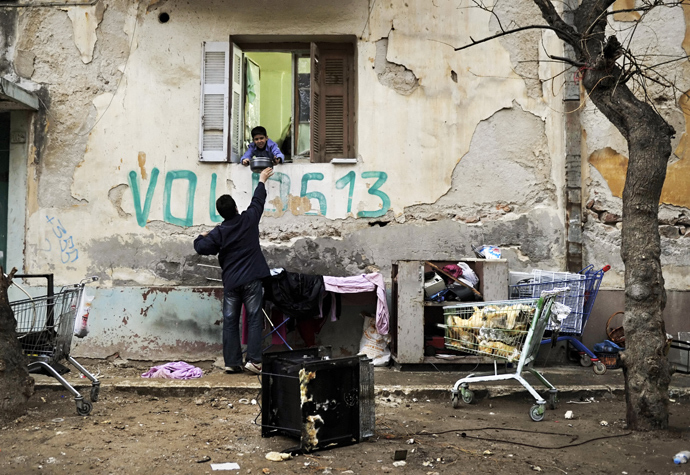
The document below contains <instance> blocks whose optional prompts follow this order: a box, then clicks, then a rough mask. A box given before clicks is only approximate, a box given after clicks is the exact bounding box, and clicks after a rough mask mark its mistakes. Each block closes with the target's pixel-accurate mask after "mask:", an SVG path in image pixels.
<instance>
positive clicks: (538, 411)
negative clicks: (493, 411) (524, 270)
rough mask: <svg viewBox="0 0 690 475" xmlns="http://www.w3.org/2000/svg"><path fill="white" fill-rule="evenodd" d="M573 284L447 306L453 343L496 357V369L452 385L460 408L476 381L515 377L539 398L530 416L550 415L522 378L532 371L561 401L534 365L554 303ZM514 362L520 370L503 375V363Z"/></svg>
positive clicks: (449, 345)
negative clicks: (536, 293)
mask: <svg viewBox="0 0 690 475" xmlns="http://www.w3.org/2000/svg"><path fill="white" fill-rule="evenodd" d="M567 290H568V289H567V288H565V289H554V290H551V291H547V292H544V293H543V294H542V297H540V298H529V299H520V300H503V301H496V302H476V303H468V304H460V305H453V306H449V307H445V308H444V310H443V313H444V318H445V321H446V323H445V324H439V326H440V327H442V328H444V329H445V345H446V347H447V348H451V349H454V350H460V351H462V352H465V353H471V354H475V355H480V356H489V357H491V358H492V359H493V360H494V371H493V374H485V375H475V374H470V375H469V376H467V377H465V378H462V379H459V380H458V381H457V382H456V383H455V385H454V386H453V389H452V390H451V402H452V404H453V407H454V408H457V407H459V405H460V399H462V401H463V402H465V403H467V404H470V403H472V401H473V400H474V393H473V392H472V390H470V388H469V384H470V383H473V382H490V381H503V380H508V379H515V380H516V381H518V382H519V383H520V384H522V385H523V386H524V387H525V388H526V389H527V391H529V393H530V394H531V395H532V396H533V397H534V399H536V404H535V405H534V406H532V407H531V409H530V412H529V415H530V417H531V418H532V420H534V421H541V420H542V419H544V409H545V406H546V401H545V400H544V399H543V398H542V397H541V396H540V395H539V393H537V391H536V390H535V389H534V388H533V387H532V386H531V385H530V384H529V383H528V382H527V381H526V380H525V379H524V378H523V377H522V375H521V373H522V371H523V370H526V371H528V372H530V373H531V374H533V375H534V376H536V377H537V379H539V381H541V382H542V383H543V384H544V385H545V386H546V387H547V388H548V389H549V406H550V408H551V409H554V408H555V406H556V400H557V393H558V390H557V389H556V388H555V387H554V386H553V385H552V384H551V383H549V382H548V381H547V380H546V378H544V376H543V375H541V374H540V373H539V372H538V371H536V370H535V369H533V368H532V367H531V366H530V364H531V363H532V361H533V360H534V359H535V357H536V355H537V352H538V351H539V345H540V343H541V338H542V336H543V334H544V331H545V330H546V325H547V323H548V322H549V321H550V316H551V313H552V307H553V304H554V302H555V298H556V296H557V294H558V293H561V292H566V291H567ZM498 361H504V362H506V363H513V367H514V368H515V372H514V373H505V374H498V367H497V362H498Z"/></svg>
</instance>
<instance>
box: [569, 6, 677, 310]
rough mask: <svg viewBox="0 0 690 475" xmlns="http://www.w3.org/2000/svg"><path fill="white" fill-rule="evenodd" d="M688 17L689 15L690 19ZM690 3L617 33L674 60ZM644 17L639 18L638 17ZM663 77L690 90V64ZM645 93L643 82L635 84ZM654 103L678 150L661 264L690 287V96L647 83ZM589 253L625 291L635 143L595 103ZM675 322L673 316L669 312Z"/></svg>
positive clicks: (589, 138) (585, 119)
mask: <svg viewBox="0 0 690 475" xmlns="http://www.w3.org/2000/svg"><path fill="white" fill-rule="evenodd" d="M616 3H617V5H616V7H617V8H620V9H624V8H626V5H628V4H629V3H630V2H629V1H623V0H619V1H618V2H616ZM684 15H685V16H684ZM687 15H690V6H687V5H685V6H683V7H682V8H681V7H676V8H670V9H669V8H658V9H655V10H652V11H651V12H650V13H649V14H647V15H646V16H645V18H644V22H643V23H642V25H643V26H640V27H639V28H634V29H633V28H629V26H630V25H631V23H630V22H631V21H632V20H635V19H636V17H635V16H630V15H629V14H626V15H622V14H621V15H617V16H616V19H619V20H620V21H618V22H613V23H612V28H615V29H616V30H620V29H621V28H622V29H624V30H623V31H624V33H623V34H621V35H619V36H620V38H619V39H620V40H621V42H624V43H625V42H626V41H624V39H626V38H627V35H629V34H631V33H634V36H633V38H632V41H631V48H632V49H633V51H636V52H639V53H640V54H645V55H647V56H648V57H649V58H650V59H649V61H652V62H660V63H663V61H661V60H658V61H657V60H656V59H655V55H663V56H664V57H668V58H674V57H675V58H682V57H683V56H685V55H687V54H688V52H690V48H689V47H688V39H689V38H690V31H686V16H687ZM637 17H639V15H637ZM655 71H656V72H657V73H658V74H659V75H660V76H662V77H665V78H668V79H669V80H671V81H673V83H674V86H675V87H676V88H677V90H678V91H687V90H688V89H690V82H688V78H689V77H690V63H688V61H687V60H685V61H671V62H669V63H667V64H665V65H664V66H661V67H657V68H655ZM633 86H634V87H636V88H637V91H638V93H640V94H642V93H643V91H642V90H641V88H640V85H639V84H638V85H634V84H633ZM645 86H646V87H647V91H648V95H649V97H650V100H651V103H652V104H653V105H654V107H655V108H656V109H657V110H658V111H659V112H660V113H661V114H662V115H663V116H664V117H665V118H666V120H667V121H668V122H669V123H670V124H671V125H672V126H673V127H674V128H675V130H676V136H675V139H674V142H673V148H674V150H675V152H674V154H673V155H672V156H671V159H670V160H669V165H668V169H667V175H666V182H665V183H664V188H663V190H662V194H661V201H660V207H659V224H660V227H659V231H660V233H661V262H662V265H663V273H664V279H665V285H666V289H667V290H679V291H687V290H688V282H689V281H688V275H689V274H690V262H689V261H688V259H687V257H686V256H687V255H688V253H689V252H690V210H689V209H688V208H689V207H690V188H688V185H687V184H688V183H690V153H689V152H690V149H688V147H686V146H685V143H686V141H687V140H688V139H687V137H688V134H687V132H688V131H687V127H688V124H690V121H688V120H687V119H688V112H689V111H688V108H687V106H685V102H686V100H684V97H683V96H681V95H680V94H679V93H674V92H673V91H672V90H670V89H664V90H661V89H660V88H659V86H658V85H657V84H655V83H654V82H651V81H648V82H647V84H645ZM582 132H583V150H582V156H583V157H584V160H585V163H584V164H583V177H584V190H585V191H584V196H585V197H586V198H585V199H584V201H585V203H586V213H585V219H586V223H585V227H584V233H585V246H586V255H587V256H588V258H589V260H590V261H591V262H600V263H604V262H608V263H610V264H611V265H613V267H614V271H613V272H609V273H607V274H606V279H605V281H604V282H605V284H604V286H606V287H608V288H617V289H622V288H623V262H622V259H621V257H620V252H619V250H620V239H621V235H620V230H621V219H622V216H621V214H622V196H623V187H624V184H625V174H626V171H627V165H628V158H627V144H626V142H625V139H624V138H623V137H622V136H621V134H620V133H619V132H618V131H617V130H616V129H615V128H614V127H613V126H612V125H611V124H610V123H608V121H606V119H605V118H604V117H603V115H601V114H600V113H599V112H598V111H597V110H596V109H594V107H593V106H592V104H591V103H589V102H588V103H587V105H586V107H585V108H584V111H583V113H582ZM665 315H666V319H667V321H668V320H669V319H670V318H672V317H671V316H670V315H669V313H668V312H666V313H665Z"/></svg>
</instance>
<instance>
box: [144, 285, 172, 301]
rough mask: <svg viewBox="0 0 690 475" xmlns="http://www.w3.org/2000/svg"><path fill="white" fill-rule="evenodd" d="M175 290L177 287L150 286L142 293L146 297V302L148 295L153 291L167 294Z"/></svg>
mask: <svg viewBox="0 0 690 475" xmlns="http://www.w3.org/2000/svg"><path fill="white" fill-rule="evenodd" d="M175 290H177V287H149V289H148V290H147V291H146V292H144V293H143V294H141V295H142V297H144V302H146V299H147V298H148V296H149V295H151V294H153V293H162V294H166V295H167V294H169V293H170V292H174V291H175Z"/></svg>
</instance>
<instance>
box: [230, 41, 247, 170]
mask: <svg viewBox="0 0 690 475" xmlns="http://www.w3.org/2000/svg"><path fill="white" fill-rule="evenodd" d="M230 44H231V45H232V64H231V65H230V71H231V76H230V77H231V82H232V91H231V95H232V98H231V103H232V110H231V111H230V143H231V161H232V162H233V163H239V162H240V158H241V157H242V154H243V153H244V148H245V147H244V143H243V142H244V52H243V51H242V50H241V49H240V48H239V47H238V46H237V45H236V44H234V43H232V40H231V41H230Z"/></svg>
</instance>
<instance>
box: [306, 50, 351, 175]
mask: <svg viewBox="0 0 690 475" xmlns="http://www.w3.org/2000/svg"><path fill="white" fill-rule="evenodd" d="M311 56H312V69H311V72H312V116H311V117H312V127H311V131H312V155H311V156H312V159H311V161H312V162H328V161H330V160H331V159H333V158H352V157H354V143H353V142H354V140H353V137H354V83H353V81H354V71H353V65H354V53H353V48H352V45H349V44H346V45H343V44H328V43H321V44H318V45H316V44H314V43H312V48H311Z"/></svg>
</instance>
